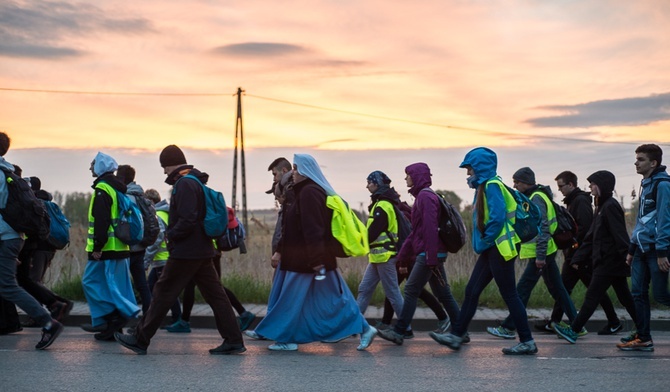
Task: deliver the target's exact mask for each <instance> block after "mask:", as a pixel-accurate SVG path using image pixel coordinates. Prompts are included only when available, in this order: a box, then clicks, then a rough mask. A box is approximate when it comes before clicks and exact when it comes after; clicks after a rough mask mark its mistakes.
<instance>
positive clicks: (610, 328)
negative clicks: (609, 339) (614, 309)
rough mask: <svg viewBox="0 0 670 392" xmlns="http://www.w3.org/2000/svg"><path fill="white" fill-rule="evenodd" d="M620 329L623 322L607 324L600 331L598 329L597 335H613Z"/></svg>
mask: <svg viewBox="0 0 670 392" xmlns="http://www.w3.org/2000/svg"><path fill="white" fill-rule="evenodd" d="M622 329H623V324H621V323H618V324H616V325H612V324H607V325H605V326H604V327H603V328H602V329H601V330H600V331H598V335H614V334H615V333H617V332H619V331H621V330H622Z"/></svg>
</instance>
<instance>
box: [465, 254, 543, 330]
mask: <svg viewBox="0 0 670 392" xmlns="http://www.w3.org/2000/svg"><path fill="white" fill-rule="evenodd" d="M493 279H495V282H496V285H498V290H499V291H500V295H501V296H502V298H503V300H504V301H505V304H507V308H508V309H509V312H510V317H511V318H512V319H513V320H514V324H515V325H517V326H518V332H519V340H520V341H521V342H528V341H531V340H533V336H532V334H531V332H530V327H529V326H528V315H527V314H526V307H525V306H524V304H523V302H521V298H519V293H518V292H517V290H516V285H515V283H516V280H515V275H514V259H513V260H509V261H505V259H503V257H502V256H501V255H500V252H498V249H497V248H496V247H491V248H489V249H487V250H485V251H484V252H483V253H482V254H481V255H479V258H478V259H477V263H475V267H474V269H473V270H472V275H470V280H469V281H468V285H467V286H466V287H465V299H464V300H463V306H462V307H461V316H460V318H458V319H452V320H456V321H455V322H454V323H453V326H452V333H453V334H454V335H456V336H463V335H464V334H465V332H466V331H467V330H468V326H469V325H470V321H472V318H473V317H474V315H475V312H477V305H478V303H479V296H480V295H481V294H482V291H484V289H485V288H486V286H488V284H489V283H490V282H491V280H493Z"/></svg>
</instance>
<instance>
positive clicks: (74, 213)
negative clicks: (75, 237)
mask: <svg viewBox="0 0 670 392" xmlns="http://www.w3.org/2000/svg"><path fill="white" fill-rule="evenodd" d="M90 202H91V193H90V192H89V193H83V192H74V193H68V194H67V195H65V202H64V203H63V214H65V216H66V217H67V219H68V220H69V221H70V223H71V224H73V225H74V224H80V225H84V226H85V225H88V205H89V203H90Z"/></svg>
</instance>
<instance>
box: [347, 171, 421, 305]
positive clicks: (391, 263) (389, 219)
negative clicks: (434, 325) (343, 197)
mask: <svg viewBox="0 0 670 392" xmlns="http://www.w3.org/2000/svg"><path fill="white" fill-rule="evenodd" d="M367 182H368V184H367V186H366V188H367V189H368V191H370V198H371V200H372V203H371V204H370V206H369V210H370V217H369V218H368V222H367V229H368V242H369V243H370V254H369V255H368V261H369V263H368V266H367V268H366V269H365V273H364V274H363V279H362V280H361V283H360V285H359V286H358V297H357V298H356V302H357V303H358V308H359V309H360V311H361V313H362V314H365V310H366V309H367V308H368V305H369V304H370V299H371V298H372V294H373V293H374V291H375V288H376V287H377V284H378V283H379V282H380V281H381V283H382V288H383V289H384V294H385V295H386V298H387V299H388V300H389V301H390V302H391V306H393V310H395V313H396V314H398V315H399V314H400V313H401V312H402V305H403V299H402V294H401V293H400V287H398V275H397V273H396V260H397V258H396V254H397V253H398V250H399V249H398V244H399V240H400V238H399V237H398V234H399V232H400V225H401V220H404V221H405V222H407V218H405V217H404V216H397V214H396V211H398V205H399V204H400V195H398V192H396V191H395V189H393V188H392V187H391V185H390V184H391V179H390V178H388V176H387V175H386V174H384V173H383V172H381V171H378V170H377V171H373V172H372V173H370V175H368V178H367ZM400 214H401V215H402V213H400ZM407 223H408V224H407V226H409V222H407ZM408 229H410V230H411V226H410V227H408ZM403 240H404V238H403Z"/></svg>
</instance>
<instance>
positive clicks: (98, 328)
mask: <svg viewBox="0 0 670 392" xmlns="http://www.w3.org/2000/svg"><path fill="white" fill-rule="evenodd" d="M80 327H81V329H83V330H84V331H86V332H104V331H106V330H107V323H104V324H100V325H96V326H95V327H94V326H93V325H92V324H91V323H86V324H82V325H80Z"/></svg>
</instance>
